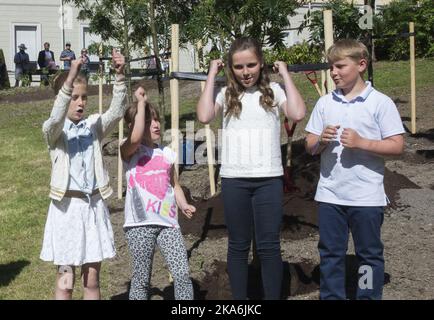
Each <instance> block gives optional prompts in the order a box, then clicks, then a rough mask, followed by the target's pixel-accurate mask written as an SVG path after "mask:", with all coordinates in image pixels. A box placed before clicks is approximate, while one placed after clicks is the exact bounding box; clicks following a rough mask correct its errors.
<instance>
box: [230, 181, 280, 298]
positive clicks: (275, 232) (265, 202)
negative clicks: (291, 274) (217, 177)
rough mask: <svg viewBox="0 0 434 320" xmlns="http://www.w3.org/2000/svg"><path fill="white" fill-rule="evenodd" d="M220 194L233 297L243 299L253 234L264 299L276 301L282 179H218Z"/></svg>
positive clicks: (278, 290) (278, 282) (278, 294)
mask: <svg viewBox="0 0 434 320" xmlns="http://www.w3.org/2000/svg"><path fill="white" fill-rule="evenodd" d="M222 194H223V204H224V215H225V222H226V226H227V229H228V238H229V239H228V240H229V241H228V257H227V259H228V274H229V281H230V284H231V289H232V296H233V298H234V299H237V300H245V299H247V277H248V255H249V251H250V246H251V242H252V235H253V233H254V234H255V240H256V251H257V253H258V256H259V259H260V261H261V275H262V284H263V289H264V298H265V299H273V300H277V299H280V298H281V287H282V277H283V264H282V257H281V253H280V228H281V223H282V216H283V207H282V202H283V201H282V199H283V182H282V177H272V178H222Z"/></svg>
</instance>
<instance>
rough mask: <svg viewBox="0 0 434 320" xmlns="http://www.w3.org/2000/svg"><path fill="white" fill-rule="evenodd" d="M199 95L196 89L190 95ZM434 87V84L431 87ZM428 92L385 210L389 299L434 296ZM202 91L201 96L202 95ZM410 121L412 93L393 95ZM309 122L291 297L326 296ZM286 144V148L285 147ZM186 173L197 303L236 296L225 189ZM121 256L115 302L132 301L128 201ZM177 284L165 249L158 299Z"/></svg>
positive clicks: (186, 224) (433, 154)
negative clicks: (229, 254) (231, 277)
mask: <svg viewBox="0 0 434 320" xmlns="http://www.w3.org/2000/svg"><path fill="white" fill-rule="evenodd" d="M189 86H190V87H191V88H190V90H191V91H193V90H194V91H196V90H197V88H196V87H195V86H194V85H193V84H191V83H190V84H189V83H187V84H186V87H187V89H186V88H184V90H188V88H189ZM431 90H434V87H431ZM431 90H425V91H423V92H419V93H418V96H417V103H418V105H417V107H418V118H417V128H418V129H417V134H415V135H411V134H410V133H409V132H407V133H406V134H405V141H406V142H405V153H404V155H403V156H401V157H396V158H389V159H386V174H385V188H386V193H387V195H388V198H389V200H390V202H391V203H390V205H389V206H388V207H387V209H386V211H385V220H384V225H383V229H382V238H383V242H384V245H385V260H386V273H385V286H384V299H434V276H433V272H432V270H434V250H433V246H434V225H433V222H434V209H433V208H432V204H433V203H434V110H433V109H432V105H433V100H432V97H431V96H430V95H429V94H428V92H432V91H431ZM196 92H197V91H196ZM393 98H394V100H395V102H396V103H397V105H398V108H399V110H400V113H401V116H402V120H403V123H404V125H405V127H406V128H409V127H410V118H409V115H410V109H409V100H410V99H409V96H407V95H403V96H397V97H393ZM303 128H304V124H301V125H300V126H299V127H298V128H297V130H296V132H295V135H294V137H293V141H292V150H293V151H292V155H291V158H292V178H293V182H294V184H295V187H296V190H294V191H292V192H290V193H286V194H285V197H284V219H283V225H282V236H281V245H282V256H283V261H284V284H283V292H282V295H283V298H284V299H318V296H319V290H318V288H319V256H318V251H317V242H318V238H319V237H318V224H317V214H316V203H315V201H314V200H313V197H314V194H315V189H316V184H317V182H318V178H319V157H311V156H309V155H307V154H306V153H305V152H304V149H303V137H304V133H303ZM285 149H286V147H285V146H284V145H283V150H285ZM106 161H107V164H108V166H109V169H110V172H111V179H112V180H111V181H112V185H113V186H116V185H117V177H116V166H117V162H116V161H117V160H116V157H113V156H108V157H106ZM180 170H181V175H180V179H181V183H182V185H183V186H184V189H185V191H186V194H187V195H188V197H189V198H190V200H191V201H192V202H193V203H194V204H195V205H196V207H197V209H198V211H197V214H196V215H195V217H194V218H193V219H192V220H187V219H185V218H184V217H183V216H182V215H180V224H181V229H182V231H183V234H184V237H185V243H186V246H187V250H188V255H189V262H190V268H191V278H192V280H193V284H194V290H195V298H196V299H206V300H209V299H231V293H230V287H229V281H228V276H227V273H226V252H227V234H226V227H225V222H224V218H223V204H222V200H221V197H220V184H219V182H218V184H217V189H218V192H217V195H216V196H214V197H211V196H210V191H209V184H208V168H207V166H199V165H195V166H193V170H183V168H182V167H181V168H180ZM109 204H110V209H111V213H112V216H111V219H112V224H113V227H114V230H115V236H116V239H115V240H116V246H117V252H118V254H117V256H116V258H114V259H113V260H111V261H109V262H108V263H107V264H106V268H108V270H109V272H110V273H111V274H112V275H113V277H111V281H112V283H111V285H112V286H113V287H112V291H113V292H114V294H113V295H112V296H111V297H110V298H111V299H127V297H128V288H129V281H130V274H131V270H130V265H129V263H130V257H129V253H128V249H127V245H126V243H125V239H124V235H123V230H122V224H123V200H117V199H115V197H113V198H112V199H111V200H110V201H109ZM346 260H347V294H348V297H349V298H354V293H355V288H356V285H357V280H356V279H357V261H356V257H355V255H354V248H353V245H352V243H351V241H350V244H349V249H348V253H347V259H346ZM260 277H261V276H260V270H259V268H258V264H257V262H256V261H251V264H250V267H249V279H250V281H249V297H250V298H251V299H260V298H261V297H262V293H261V280H260ZM173 298H174V296H173V285H172V283H171V282H170V280H169V274H168V271H167V268H166V267H165V265H164V260H163V259H162V256H161V255H160V254H159V252H158V250H157V253H156V255H155V258H154V265H153V272H152V296H151V299H173Z"/></svg>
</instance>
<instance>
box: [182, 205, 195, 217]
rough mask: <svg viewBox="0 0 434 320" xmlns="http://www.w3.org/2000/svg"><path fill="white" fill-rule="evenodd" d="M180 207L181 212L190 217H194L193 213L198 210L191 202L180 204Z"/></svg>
mask: <svg viewBox="0 0 434 320" xmlns="http://www.w3.org/2000/svg"><path fill="white" fill-rule="evenodd" d="M179 209H181V212H182V213H183V214H184V215H185V216H186V217H187V218H188V219H191V217H193V214H194V213H195V212H196V207H195V206H192V205H191V204H188V203H186V204H185V205H183V206H180V207H179Z"/></svg>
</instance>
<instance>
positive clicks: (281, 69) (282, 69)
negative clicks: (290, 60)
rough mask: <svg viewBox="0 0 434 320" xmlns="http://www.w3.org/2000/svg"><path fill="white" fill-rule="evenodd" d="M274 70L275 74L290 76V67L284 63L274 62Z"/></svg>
mask: <svg viewBox="0 0 434 320" xmlns="http://www.w3.org/2000/svg"><path fill="white" fill-rule="evenodd" d="M273 70H274V72H278V73H279V74H280V76H282V77H283V76H285V75H288V74H289V72H288V66H287V65H286V63H285V62H283V61H276V62H274V65H273Z"/></svg>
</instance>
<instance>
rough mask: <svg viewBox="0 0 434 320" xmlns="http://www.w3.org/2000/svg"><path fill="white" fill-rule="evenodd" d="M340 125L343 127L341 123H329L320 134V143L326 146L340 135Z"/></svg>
mask: <svg viewBox="0 0 434 320" xmlns="http://www.w3.org/2000/svg"><path fill="white" fill-rule="evenodd" d="M340 127H341V126H340V125H336V126H332V125H328V126H327V127H326V128H325V129H324V131H323V132H322V133H321V135H320V136H319V144H321V145H323V146H324V145H326V144H328V143H330V142H331V141H333V140H335V139H336V137H337V135H338V129H339V128H340Z"/></svg>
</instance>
